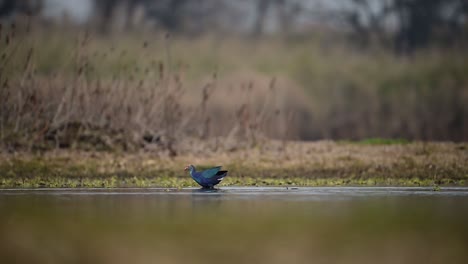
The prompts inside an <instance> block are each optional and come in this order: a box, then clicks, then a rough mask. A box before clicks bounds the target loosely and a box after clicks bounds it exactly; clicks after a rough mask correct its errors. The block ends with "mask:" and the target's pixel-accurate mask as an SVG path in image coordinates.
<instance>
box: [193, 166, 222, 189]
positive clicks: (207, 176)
mask: <svg viewBox="0 0 468 264" xmlns="http://www.w3.org/2000/svg"><path fill="white" fill-rule="evenodd" d="M185 170H186V171H187V170H188V171H190V176H192V179H194V180H195V181H196V182H197V183H198V184H200V186H202V187H203V188H208V189H212V188H213V186H215V185H216V184H218V183H220V182H221V180H223V178H224V177H225V176H227V171H222V170H221V166H218V167H214V168H211V169H207V170H204V171H197V170H196V169H195V166H193V165H188V166H187V167H185Z"/></svg>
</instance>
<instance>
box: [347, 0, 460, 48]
mask: <svg viewBox="0 0 468 264" xmlns="http://www.w3.org/2000/svg"><path fill="white" fill-rule="evenodd" d="M349 1H350V3H351V6H352V7H353V8H352V9H346V10H345V11H344V17H345V20H346V22H347V23H348V25H349V26H350V27H351V29H352V30H353V32H354V38H355V40H356V43H358V44H360V45H362V46H366V45H368V44H369V43H370V40H371V39H372V38H373V37H375V38H377V39H378V40H380V42H381V43H383V44H385V43H386V42H388V40H389V39H392V41H391V42H392V43H393V44H394V47H395V49H396V50H397V51H398V52H403V53H407V52H412V51H414V50H416V49H418V48H424V47H428V46H431V45H434V44H445V45H453V44H456V43H459V42H464V41H466V28H467V23H468V7H467V6H468V1H466V0H380V2H379V3H380V4H379V5H377V6H378V8H375V3H376V2H375V0H373V1H370V0H349ZM372 4H374V6H372ZM392 20H393V21H394V26H393V27H394V28H390V27H389V26H388V24H389V23H388V22H389V21H392Z"/></svg>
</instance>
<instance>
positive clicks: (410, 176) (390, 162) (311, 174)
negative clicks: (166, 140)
mask: <svg viewBox="0 0 468 264" xmlns="http://www.w3.org/2000/svg"><path fill="white" fill-rule="evenodd" d="M221 144H222V143H221ZM184 145H185V146H186V149H181V152H180V155H179V156H177V157H175V158H170V157H168V156H167V155H164V154H162V153H159V154H157V153H149V152H140V153H134V154H129V153H121V154H119V153H109V152H77V151H53V152H47V153H45V154H41V155H32V154H28V153H17V154H3V155H2V156H1V162H0V168H1V172H0V176H1V179H2V180H1V181H0V183H1V184H0V186H3V187H15V186H20V187H128V186H138V187H150V186H152V187H189V186H195V183H194V182H193V181H192V180H191V178H190V177H188V175H187V174H186V173H184V172H183V170H182V169H183V168H184V167H185V166H186V165H187V164H195V165H197V166H199V167H205V166H215V165H223V166H224V167H225V168H226V169H228V170H229V177H227V178H226V179H225V180H224V181H223V183H222V185H264V186H265V185H287V186H336V185H387V186H388V185H390V186H393V185H402V186H437V185H466V184H467V183H468V182H467V180H468V167H467V165H466V164H468V162H467V161H468V151H467V147H468V146H466V144H455V143H407V144H393V145H362V144H358V143H334V142H329V141H324V142H315V143H305V142H281V141H264V142H262V144H259V145H257V147H255V148H250V147H249V148H245V149H237V150H231V151H226V150H225V148H221V147H219V145H220V143H219V142H214V141H213V142H212V143H207V144H204V145H201V144H200V143H199V142H198V141H195V142H186V143H185V144H184Z"/></svg>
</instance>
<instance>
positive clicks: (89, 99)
mask: <svg viewBox="0 0 468 264" xmlns="http://www.w3.org/2000/svg"><path fill="white" fill-rule="evenodd" d="M322 44H323V43H322ZM0 53H1V58H0V60H1V71H0V98H1V102H2V104H1V106H0V142H1V144H2V149H4V150H7V151H16V150H30V151H44V150H50V149H54V148H74V149H84V150H108V151H115V150H124V151H135V150H139V149H146V150H152V151H156V152H164V153H166V154H168V155H170V156H175V155H177V154H179V153H180V152H184V149H185V148H186V146H185V145H184V144H185V142H192V141H204V140H206V139H209V138H211V139H213V138H216V137H220V140H219V141H221V142H223V144H218V147H221V148H222V147H225V146H226V145H227V146H226V149H232V148H239V147H241V148H242V147H245V146H251V147H252V146H255V145H257V144H261V142H262V141H265V140H266V139H267V138H276V139H283V140H284V139H288V140H291V139H324V138H325V139H327V138H329V139H360V138H366V137H376V136H379V137H388V138H395V137H404V138H408V139H422V140H434V139H436V140H455V141H459V140H466V135H468V122H467V118H466V117H467V116H468V114H467V111H468V109H467V108H466V104H464V102H465V101H467V100H468V98H467V96H468V93H467V87H468V85H467V84H468V79H467V78H466V77H467V75H466V74H465V72H466V69H468V67H467V64H466V61H468V60H465V59H464V58H465V57H466V56H465V53H463V52H454V53H449V52H432V53H431V52H429V51H426V52H424V53H422V54H420V55H415V56H414V57H413V58H396V57H394V56H392V55H391V54H387V53H385V52H378V51H375V52H373V51H370V52H369V53H357V52H355V51H353V50H351V49H349V48H345V47H343V46H340V45H332V46H327V47H324V46H323V45H321V42H320V40H314V39H310V40H302V41H290V42H284V41H280V40H275V39H264V40H258V41H255V42H251V41H247V40H241V39H228V38H226V39H219V38H217V37H216V36H206V37H203V38H200V39H188V38H185V37H183V36H164V37H158V36H156V37H154V36H141V35H138V36H137V35H129V36H108V37H107V38H103V37H102V36H99V35H93V34H90V33H88V32H86V31H83V30H80V29H73V30H69V32H65V31H64V30H56V29H54V30H50V31H48V30H47V28H33V29H30V26H28V25H21V24H17V25H15V26H10V25H3V27H2V32H1V34H0ZM225 142H229V144H227V143H226V144H224V143H225Z"/></svg>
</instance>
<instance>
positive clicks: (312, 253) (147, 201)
mask: <svg viewBox="0 0 468 264" xmlns="http://www.w3.org/2000/svg"><path fill="white" fill-rule="evenodd" d="M0 212H1V217H0V258H1V259H5V260H7V261H8V262H11V263H13V262H14V263H32V262H33V263H91V262H92V263H129V262H132V263H218V262H223V263H252V262H253V263H285V262H288V263H312V262H315V263H375V262H379V263H466V262H467V260H468V252H467V251H468V250H467V249H468V224H467V223H468V188H463V187H453V188H441V189H440V190H438V191H434V190H433V188H396V187H395V188H394V187H376V188H374V187H367V188H362V187H323V188H321V187H317V188H308V187H307V188H304V187H300V188H291V187H289V188H285V187H229V188H227V187H221V188H219V189H215V190H202V189H197V188H187V189H165V188H147V189H138V188H125V189H3V190H0ZM8 262H7V263H8Z"/></svg>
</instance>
